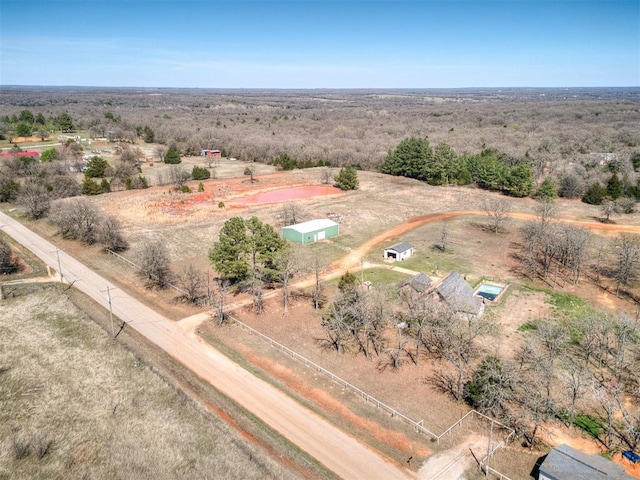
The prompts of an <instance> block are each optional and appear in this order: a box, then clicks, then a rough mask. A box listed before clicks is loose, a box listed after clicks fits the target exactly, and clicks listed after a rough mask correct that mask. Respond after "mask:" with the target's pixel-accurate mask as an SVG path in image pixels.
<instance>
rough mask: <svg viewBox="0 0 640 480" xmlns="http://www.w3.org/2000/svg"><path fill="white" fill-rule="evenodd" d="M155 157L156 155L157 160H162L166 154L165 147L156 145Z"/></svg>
mask: <svg viewBox="0 0 640 480" xmlns="http://www.w3.org/2000/svg"><path fill="white" fill-rule="evenodd" d="M155 153H156V157H158V162H160V163H162V162H164V156H165V155H166V154H167V147H164V146H158V147H156V150H155Z"/></svg>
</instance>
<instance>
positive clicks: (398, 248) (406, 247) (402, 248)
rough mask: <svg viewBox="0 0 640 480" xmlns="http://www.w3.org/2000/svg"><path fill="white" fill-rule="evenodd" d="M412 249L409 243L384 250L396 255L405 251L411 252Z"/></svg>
mask: <svg viewBox="0 0 640 480" xmlns="http://www.w3.org/2000/svg"><path fill="white" fill-rule="evenodd" d="M412 248H413V245H411V244H410V243H407V242H400V243H396V244H395V245H391V246H390V247H387V248H385V250H393V251H394V252H396V253H403V252H406V251H407V250H411V249H412Z"/></svg>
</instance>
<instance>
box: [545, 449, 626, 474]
mask: <svg viewBox="0 0 640 480" xmlns="http://www.w3.org/2000/svg"><path fill="white" fill-rule="evenodd" d="M540 474H544V475H545V476H546V477H549V478H553V479H554V480H631V479H632V478H634V477H632V476H630V475H627V474H626V473H625V471H624V467H622V466H620V465H617V464H615V463H613V462H612V461H610V460H607V459H605V458H603V457H601V456H600V455H587V454H586V453H583V452H581V451H580V450H576V449H574V448H571V447H570V446H569V445H564V444H563V445H560V446H558V447H555V448H554V449H553V450H551V451H550V452H549V454H548V455H547V458H545V459H544V461H543V462H542V464H541V465H540Z"/></svg>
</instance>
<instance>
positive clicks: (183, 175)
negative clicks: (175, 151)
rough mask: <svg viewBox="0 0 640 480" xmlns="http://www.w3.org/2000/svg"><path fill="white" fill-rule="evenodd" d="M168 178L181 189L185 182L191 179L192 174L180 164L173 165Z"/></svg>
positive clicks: (177, 188)
mask: <svg viewBox="0 0 640 480" xmlns="http://www.w3.org/2000/svg"><path fill="white" fill-rule="evenodd" d="M168 177H169V178H168V180H169V182H170V183H173V185H175V187H176V190H181V189H182V187H183V186H184V184H185V183H186V182H187V181H189V179H191V174H190V173H189V172H187V171H186V170H185V169H183V168H182V167H180V166H178V165H171V167H170V168H169V173H168Z"/></svg>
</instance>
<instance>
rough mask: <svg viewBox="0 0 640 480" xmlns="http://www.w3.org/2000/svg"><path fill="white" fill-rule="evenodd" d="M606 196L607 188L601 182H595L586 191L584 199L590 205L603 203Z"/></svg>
mask: <svg viewBox="0 0 640 480" xmlns="http://www.w3.org/2000/svg"><path fill="white" fill-rule="evenodd" d="M606 196H607V189H606V188H604V187H603V186H602V185H600V184H599V183H594V184H592V185H590V186H589V188H587V190H586V191H585V192H584V195H583V196H582V201H583V202H584V203H588V204H589V205H601V204H602V202H603V200H604V199H605V197H606Z"/></svg>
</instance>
